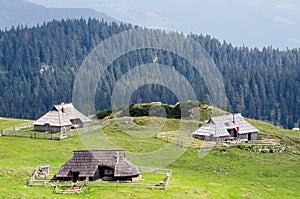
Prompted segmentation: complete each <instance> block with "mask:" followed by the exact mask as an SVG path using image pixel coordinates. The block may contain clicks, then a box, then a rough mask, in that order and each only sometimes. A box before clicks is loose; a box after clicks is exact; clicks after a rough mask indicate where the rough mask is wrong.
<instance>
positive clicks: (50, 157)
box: [0, 118, 300, 199]
mask: <svg viewBox="0 0 300 199" xmlns="http://www.w3.org/2000/svg"><path fill="white" fill-rule="evenodd" d="M143 120H144V119H143V118H142V119H141V121H143ZM141 121H140V122H141ZM250 122H251V123H252V124H253V125H255V126H257V128H259V129H260V130H261V131H262V132H263V133H262V135H263V136H267V137H268V136H271V137H272V136H274V137H276V136H278V135H279V136H283V135H284V136H295V137H300V136H299V135H297V134H291V133H290V132H289V131H285V130H282V129H279V128H276V127H273V126H272V125H269V124H266V123H262V122H258V121H252V120H251V121H250ZM11 124H12V125H14V124H13V123H11ZM3 125H4V124H3V123H2V122H1V123H0V129H1V128H4V127H3ZM176 126H178V125H177V121H176V120H168V122H167V123H166V127H165V128H164V130H176V129H174V127H176ZM5 128H7V125H6V124H5ZM96 133H97V132H96ZM102 133H105V134H106V135H107V137H108V138H109V139H110V140H111V141H112V142H114V143H116V144H117V145H119V146H120V147H122V148H123V149H126V150H128V151H132V152H144V151H151V150H156V149H157V148H160V147H162V146H163V145H165V144H166V143H165V142H164V141H161V140H158V139H156V138H155V137H154V136H153V137H148V138H135V139H132V137H131V136H129V135H127V134H125V133H123V132H122V131H121V130H120V129H118V127H117V126H116V125H115V124H114V123H113V122H112V123H111V125H110V126H108V127H106V128H105V129H104V130H103V131H102ZM89 136H92V135H89ZM84 148H85V146H84V144H83V142H82V140H81V138H80V137H79V136H75V137H72V138H70V139H66V140H63V141H51V140H38V139H30V138H17V137H0V151H1V153H0V198H172V199H173V198H180V199H181V198H189V199H192V198H299V196H300V189H299V187H300V155H299V151H297V152H295V151H292V150H287V151H285V152H283V153H259V152H249V151H246V150H242V149H240V148H239V147H231V148H225V149H215V150H213V151H212V152H210V153H209V154H208V155H207V156H206V157H204V158H199V153H198V151H197V150H196V149H188V150H187V151H186V152H185V153H184V154H183V155H182V156H181V157H180V158H179V159H177V160H176V161H175V162H173V163H172V164H171V165H169V166H168V167H167V168H168V169H172V171H173V175H172V178H171V181H170V184H169V186H168V190H166V191H162V190H150V189H147V188H140V187H89V186H87V187H85V188H84V191H83V193H81V194H78V195H77V194H76V195H56V194H54V193H53V191H54V188H51V187H28V186H27V181H28V180H29V178H30V177H31V174H32V173H33V171H34V169H35V167H36V166H37V165H40V164H41V163H44V164H51V173H55V172H56V171H57V170H58V169H59V168H60V166H61V165H62V164H64V163H65V162H66V161H67V160H68V159H69V158H71V157H72V150H78V149H84ZM144 178H147V174H146V175H144Z"/></svg>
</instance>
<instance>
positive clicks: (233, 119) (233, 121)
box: [232, 113, 235, 123]
mask: <svg viewBox="0 0 300 199" xmlns="http://www.w3.org/2000/svg"><path fill="white" fill-rule="evenodd" d="M232 123H235V118H234V113H232Z"/></svg>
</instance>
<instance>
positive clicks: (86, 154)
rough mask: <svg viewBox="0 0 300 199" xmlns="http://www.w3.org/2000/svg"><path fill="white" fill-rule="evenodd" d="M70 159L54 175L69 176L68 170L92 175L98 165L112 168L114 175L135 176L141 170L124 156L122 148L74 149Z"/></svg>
mask: <svg viewBox="0 0 300 199" xmlns="http://www.w3.org/2000/svg"><path fill="white" fill-rule="evenodd" d="M73 153H74V155H73V157H72V159H70V160H69V161H68V162H67V163H66V164H65V165H63V166H62V168H61V169H60V170H59V171H58V172H57V174H56V177H71V176H69V175H70V171H72V172H79V177H92V176H93V175H94V174H95V172H96V171H97V169H98V166H108V167H111V168H113V169H114V177H128V176H137V175H139V174H141V173H142V172H141V170H140V169H139V168H138V167H136V166H134V165H133V164H132V163H131V162H130V161H129V160H127V159H126V158H125V151H122V150H91V151H88V150H82V151H74V152H73Z"/></svg>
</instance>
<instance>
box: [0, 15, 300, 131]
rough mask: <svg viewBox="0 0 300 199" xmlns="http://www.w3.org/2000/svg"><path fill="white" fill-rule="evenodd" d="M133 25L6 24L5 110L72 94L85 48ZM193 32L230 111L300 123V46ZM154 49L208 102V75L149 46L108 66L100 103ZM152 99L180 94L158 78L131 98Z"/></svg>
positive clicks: (28, 111) (1, 85) (45, 105)
mask: <svg viewBox="0 0 300 199" xmlns="http://www.w3.org/2000/svg"><path fill="white" fill-rule="evenodd" d="M132 28H134V27H132V26H131V25H128V24H120V25H119V24H116V23H106V22H104V21H98V20H95V19H90V20H88V21H85V20H83V19H78V20H62V21H53V22H50V23H47V24H43V25H41V26H39V27H35V28H31V29H29V28H20V27H18V28H15V29H11V30H9V31H1V32H0V102H1V103H0V116H4V117H19V118H30V119H31V118H32V119H34V118H37V117H39V116H40V115H42V114H43V113H45V112H46V111H47V110H48V109H49V108H50V107H51V106H52V105H53V104H54V103H60V102H62V101H64V102H69V101H71V99H72V96H71V95H72V89H73V82H74V78H75V75H76V71H78V69H79V67H80V65H81V63H82V61H83V59H84V58H85V56H86V55H87V54H88V53H89V52H90V51H91V50H92V49H93V48H94V47H95V46H97V44H99V43H100V42H101V41H102V40H104V39H106V38H108V37H110V36H112V35H114V34H117V33H120V32H122V31H124V30H128V29H132ZM190 37H193V38H194V39H195V40H196V41H198V42H199V43H200V44H201V45H202V46H203V47H204V49H205V50H206V51H207V52H208V53H209V54H210V55H211V57H212V58H213V59H214V61H215V64H216V65H217V67H218V68H219V70H220V71H221V73H222V75H223V80H224V83H225V89H226V93H227V98H228V99H229V102H228V105H227V106H226V109H227V110H228V111H235V112H242V113H243V114H244V115H245V116H247V117H251V118H256V119H262V120H267V121H272V122H273V123H276V124H281V125H283V126H286V127H289V128H290V127H293V126H297V125H299V120H300V118H299V116H300V97H299V95H298V93H300V50H296V49H295V50H285V51H279V50H277V49H272V48H271V47H268V48H264V49H262V50H258V49H248V48H247V47H240V48H237V47H233V46H231V45H230V44H228V43H226V42H223V43H220V42H219V41H218V40H216V39H213V38H211V37H210V36H202V35H200V36H199V35H190ZM155 57H158V60H159V63H161V64H165V65H170V66H174V67H175V68H176V70H178V71H180V73H182V74H183V75H184V76H186V77H187V79H188V80H189V81H190V82H191V84H192V85H194V86H196V87H197V89H195V91H196V93H197V97H198V99H199V100H201V101H208V102H209V97H208V96H209V93H208V89H207V87H206V86H205V83H204V82H203V80H202V79H201V77H199V75H195V74H194V71H193V70H191V69H190V67H189V66H188V63H186V61H185V60H182V59H180V58H178V57H176V56H175V55H173V54H170V53H167V52H164V51H161V50H152V49H144V50H139V51H135V52H131V53H128V54H127V55H126V56H123V57H120V58H119V59H117V60H116V61H115V62H114V63H112V65H111V66H110V67H109V68H108V70H107V71H106V73H107V74H106V75H105V76H104V78H103V79H102V80H101V81H100V84H99V85H98V93H97V95H96V108H97V110H103V109H108V108H110V105H111V101H110V95H111V92H112V88H113V85H114V83H115V82H116V81H117V80H118V79H120V78H121V77H122V75H123V74H124V73H126V72H127V71H129V70H130V69H131V68H133V67H135V66H137V65H139V64H145V63H151V62H153V59H154V58H155ZM150 93H151V94H150ZM149 101H162V102H163V103H168V104H170V103H171V104H172V103H176V102H177V99H176V96H175V95H174V94H173V93H172V92H171V91H169V90H168V89H167V88H164V87H162V86H159V85H145V86H143V87H142V88H140V89H138V90H137V91H136V92H135V93H134V94H133V96H132V98H131V102H132V103H141V102H149ZM223 108H224V107H223Z"/></svg>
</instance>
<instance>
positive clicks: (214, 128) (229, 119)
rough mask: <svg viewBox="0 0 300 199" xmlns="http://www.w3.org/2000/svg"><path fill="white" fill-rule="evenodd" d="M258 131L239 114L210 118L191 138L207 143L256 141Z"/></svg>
mask: <svg viewBox="0 0 300 199" xmlns="http://www.w3.org/2000/svg"><path fill="white" fill-rule="evenodd" d="M258 132H259V131H258V130H257V129H256V128H255V127H254V126H252V125H251V124H249V123H248V122H246V121H245V119H244V117H243V116H242V115H241V114H240V113H237V114H231V115H224V116H216V117H212V118H211V119H210V120H209V121H208V122H207V123H206V124H205V125H203V126H202V127H200V128H199V129H197V130H196V131H195V132H193V133H192V136H193V137H195V138H198V139H201V140H207V141H226V140H230V139H238V140H243V141H252V140H257V135H258Z"/></svg>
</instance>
